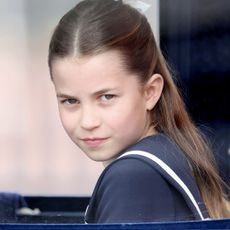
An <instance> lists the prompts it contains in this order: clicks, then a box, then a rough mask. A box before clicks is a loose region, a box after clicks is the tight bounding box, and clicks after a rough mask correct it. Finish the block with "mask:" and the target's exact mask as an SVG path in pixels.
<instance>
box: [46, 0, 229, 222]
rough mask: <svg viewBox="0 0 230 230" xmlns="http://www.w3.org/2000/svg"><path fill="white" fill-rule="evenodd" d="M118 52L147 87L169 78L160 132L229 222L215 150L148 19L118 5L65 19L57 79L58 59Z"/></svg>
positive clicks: (213, 213) (106, 3)
mask: <svg viewBox="0 0 230 230" xmlns="http://www.w3.org/2000/svg"><path fill="white" fill-rule="evenodd" d="M113 49H114V50H119V51H120V52H121V54H122V55H123V57H124V60H125V66H126V68H127V70H129V71H130V72H134V73H137V74H138V75H139V76H140V81H141V82H142V83H145V82H146V81H147V80H148V79H149V77H151V76H152V75H153V74H154V73H159V74H161V75H162V76H163V78H164V88H163V92H162V95H161V98H160V100H159V102H158V103H157V105H156V106H155V107H154V109H153V110H152V121H153V123H154V124H155V125H156V127H155V128H156V130H157V131H159V132H163V133H165V134H166V135H168V136H169V137H170V138H171V139H172V140H174V141H175V142H176V143H177V144H178V146H179V147H180V148H181V149H182V150H183V152H184V154H185V155H186V157H187V159H188V162H189V164H190V166H191V168H192V171H193V173H194V176H195V178H196V181H197V184H198V187H199V189H200V192H201V195H202V197H203V200H204V202H205V204H206V207H207V209H208V212H209V215H210V217H211V218H222V217H229V216H230V214H229V210H228V207H227V205H228V202H227V200H226V199H225V196H224V191H223V185H222V181H221V178H220V177H219V175H218V173H217V170H216V167H215V165H214V161H213V159H212V155H211V153H210V149H209V147H208V146H207V144H206V141H205V140H204V139H203V137H202V136H201V134H200V132H199V131H198V130H197V128H196V127H195V125H194V124H193V123H192V121H191V119H190V117H189V115H188V113H187V111H186V109H185V105H184V102H183V100H182V98H181V96H180V95H179V92H178V89H177V87H176V85H175V83H174V81H173V79H172V75H171V73H170V71H169V68H168V66H167V64H166V61H165V59H164V57H163V55H162V54H161V51H160V49H159V48H158V47H157V45H156V42H155V39H154V35H153V33H152V30H151V27H150V25H149V23H148V21H147V19H146V17H145V16H144V15H142V14H141V13H140V12H139V11H137V10H136V9H134V8H132V7H130V6H129V5H127V4H123V3H122V1H121V0H120V1H119V0H118V1H115V0H96V1H95V0H85V1H82V2H80V3H79V4H78V5H76V6H75V7H74V8H73V9H71V10H70V11H69V12H68V13H67V14H66V15H64V16H63V18H62V19H61V20H60V22H59V24H58V26H57V27H56V29H55V31H54V33H53V36H52V39H51V42H50V46H49V57H48V63H49V68H50V73H51V77H52V62H53V61H54V60H55V58H64V57H68V56H69V57H81V56H92V55H96V54H99V53H103V52H106V51H108V50H113Z"/></svg>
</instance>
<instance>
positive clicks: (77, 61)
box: [52, 51, 130, 81]
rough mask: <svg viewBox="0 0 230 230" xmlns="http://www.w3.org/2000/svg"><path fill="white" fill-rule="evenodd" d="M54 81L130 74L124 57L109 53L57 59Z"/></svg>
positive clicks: (53, 69)
mask: <svg viewBox="0 0 230 230" xmlns="http://www.w3.org/2000/svg"><path fill="white" fill-rule="evenodd" d="M52 74H53V79H54V81H55V80H56V79H57V78H63V79H66V78H69V77H73V76H75V77H76V76H78V77H79V78H81V77H84V78H86V77H93V76H94V77H96V76H98V77H99V76H100V77H101V78H102V77H103V76H104V75H105V76H107V77H109V76H111V75H115V76H127V75H130V73H129V72H128V71H127V70H126V66H125V63H124V61H123V57H122V55H121V54H120V53H119V52H117V51H108V52H105V53H102V54H98V55H94V56H86V57H81V58H76V57H65V58H57V59H56V60H55V61H54V62H53V64H52Z"/></svg>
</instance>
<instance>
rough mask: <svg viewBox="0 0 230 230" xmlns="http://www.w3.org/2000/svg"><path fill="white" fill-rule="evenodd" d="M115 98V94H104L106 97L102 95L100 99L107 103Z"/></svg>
mask: <svg viewBox="0 0 230 230" xmlns="http://www.w3.org/2000/svg"><path fill="white" fill-rule="evenodd" d="M103 97H104V98H105V99H103ZM106 97H109V98H106ZM114 97H115V95H113V94H104V95H101V96H100V99H101V100H102V101H105V102H107V101H110V100H112V99H114Z"/></svg>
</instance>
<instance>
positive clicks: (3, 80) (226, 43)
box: [0, 0, 230, 196]
mask: <svg viewBox="0 0 230 230" xmlns="http://www.w3.org/2000/svg"><path fill="white" fill-rule="evenodd" d="M127 1H128V2H131V4H136V7H138V8H140V10H143V11H144V13H145V14H146V15H147V17H148V20H149V21H150V24H151V26H152V28H153V30H154V33H155V37H156V39H157V41H158V44H159V45H160V46H161V48H162V50H163V52H164V54H165V56H166V58H167V59H168V60H169V62H170V64H171V66H172V69H173V70H174V72H175V76H176V77H177V80H178V85H179V87H180V88H181V90H182V91H183V95H184V98H185V101H186V104H187V106H188V109H189V110H190V112H191V113H192V117H193V119H194V120H195V121H196V122H197V124H198V125H199V126H200V127H201V128H202V129H203V130H204V132H205V133H206V134H207V135H208V137H209V138H210V140H211V142H212V145H213V148H214V150H215V156H216V159H217V162H218V166H219V168H220V171H221V174H222V176H223V178H224V179H225V181H227V182H228V183H229V178H230V149H229V148H230V132H229V131H230V129H229V126H230V125H229V124H230V112H229V101H230V97H229V87H230V84H229V83H230V81H229V78H230V76H229V75H230V64H229V61H230V17H229V14H230V1H228V0H220V1H216V0H202V1H199V0H173V1H167V0H160V1H157V0H145V1H144V0H142V1H135V0H127ZM77 2H78V1H76V0H68V1H66V0H49V1H45V0H17V1H15V0H0V28H1V30H0V51H1V52H0V190H1V191H8V192H9V191H12V192H19V193H21V194H24V195H43V194H44V195H60V194H61V195H75V196H76V195H77V196H79V195H86V196H88V195H90V194H91V192H92V190H93V187H94V185H95V183H96V180H97V178H98V176H99V174H100V173H101V171H102V169H103V167H102V164H101V163H97V162H93V161H91V160H89V159H88V158H86V156H85V155H84V154H83V153H82V152H81V151H80V150H79V149H78V148H77V147H76V146H75V145H74V144H73V143H72V142H71V141H70V140H69V138H68V137H67V135H66V134H65V132H64V130H63V128H62V126H61V123H60V120H59V117H58V110H57V103H56V97H55V92H54V89H53V85H52V83H51V81H50V77H49V71H48V66H47V53H48V44H49V39H50V37H51V34H52V31H53V29H54V27H55V25H56V24H57V22H58V20H59V19H60V17H61V16H62V15H63V14H64V13H65V12H66V11H67V10H69V9H71V8H72V7H73V6H74V5H75V4H76V3H77Z"/></svg>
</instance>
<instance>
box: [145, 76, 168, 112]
mask: <svg viewBox="0 0 230 230" xmlns="http://www.w3.org/2000/svg"><path fill="white" fill-rule="evenodd" d="M163 86H164V80H163V77H162V76H161V75H160V74H154V75H152V77H151V78H150V79H149V80H148V82H147V83H146V84H145V87H144V95H145V99H146V109H147V110H152V109H153V108H154V106H155V105H156V104H157V102H158V100H159V99H160V96H161V93H162V90H163Z"/></svg>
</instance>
